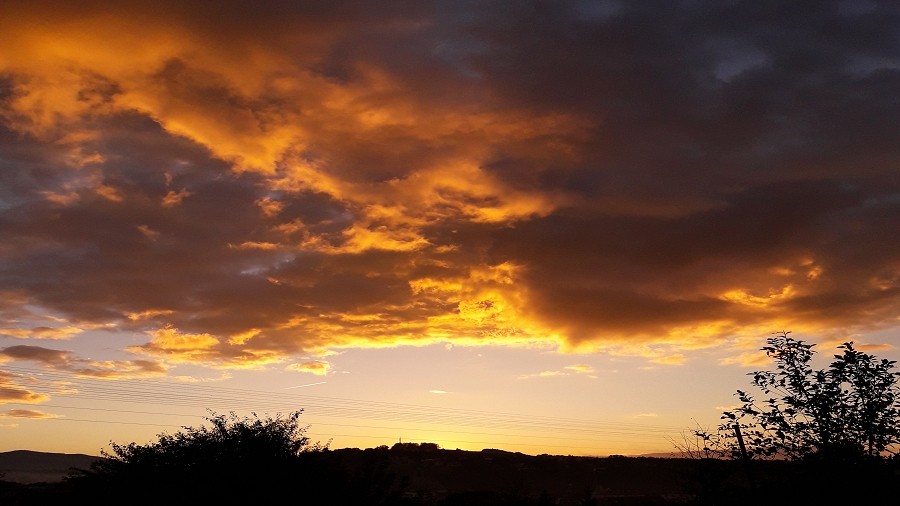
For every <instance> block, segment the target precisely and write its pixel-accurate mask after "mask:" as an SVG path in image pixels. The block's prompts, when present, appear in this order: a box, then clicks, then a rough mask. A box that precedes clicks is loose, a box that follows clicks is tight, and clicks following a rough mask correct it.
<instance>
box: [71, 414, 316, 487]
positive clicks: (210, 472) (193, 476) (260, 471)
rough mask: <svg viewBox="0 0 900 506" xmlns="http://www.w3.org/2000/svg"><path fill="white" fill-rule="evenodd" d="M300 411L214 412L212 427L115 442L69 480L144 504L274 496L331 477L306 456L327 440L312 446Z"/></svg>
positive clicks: (209, 418) (209, 420)
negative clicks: (240, 414) (138, 441)
mask: <svg viewBox="0 0 900 506" xmlns="http://www.w3.org/2000/svg"><path fill="white" fill-rule="evenodd" d="M301 412H302V411H295V412H292V413H290V414H289V415H287V416H284V417H283V416H281V415H280V414H279V415H276V416H274V417H272V416H266V417H265V418H260V417H259V416H257V415H256V413H252V416H250V417H243V418H241V417H238V416H237V415H236V414H235V413H233V412H232V413H229V414H228V415H227V416H226V415H220V414H216V413H214V412H211V414H210V416H208V417H206V418H205V419H206V421H207V422H209V424H210V425H209V426H206V425H203V426H200V427H184V428H183V429H182V430H180V431H178V432H176V433H174V434H166V433H163V434H159V435H158V440H157V441H156V442H153V443H148V444H145V445H139V444H136V443H128V444H117V443H111V447H112V452H111V453H110V452H107V451H105V450H104V451H102V452H101V453H102V456H103V458H102V459H100V460H99V461H97V462H96V463H95V464H94V465H92V466H91V469H90V470H87V471H81V472H78V473H76V474H74V475H72V476H70V477H69V479H68V482H69V484H70V485H71V487H72V489H73V491H74V492H75V493H81V494H82V495H86V496H93V494H95V493H97V492H99V491H103V493H104V494H103V495H104V496H107V494H110V493H111V492H112V493H113V494H112V495H111V496H110V497H112V498H115V497H116V495H117V494H115V493H114V492H120V493H127V496H128V497H129V502H135V501H136V502H138V503H141V504H150V503H158V502H159V501H161V500H165V499H168V500H172V499H173V498H178V500H179V501H181V500H185V499H189V498H190V499H201V498H202V499H205V500H209V499H221V500H225V501H228V502H231V501H233V500H235V499H248V500H259V499H275V498H278V497H280V494H282V493H283V492H284V491H286V490H288V489H290V488H293V487H296V485H297V484H298V483H299V482H301V481H302V482H307V481H308V480H316V481H319V482H320V483H327V482H328V481H329V480H330V479H331V480H333V478H332V477H331V476H330V475H329V476H326V475H325V473H324V471H323V470H322V466H316V465H314V463H313V462H312V460H311V458H307V457H312V455H314V454H316V453H321V452H322V451H324V450H327V445H325V446H322V445H320V444H319V443H315V444H312V443H310V441H309V439H308V438H307V437H306V436H304V433H305V431H306V427H303V426H301V425H300V424H299V418H300V414H301ZM317 474H321V476H317ZM136 490H140V491H141V492H140V493H139V494H135V493H134V491H136ZM121 497H122V496H119V497H118V499H119V500H120V499H121ZM96 500H97V498H96V497H92V501H93V502H96Z"/></svg>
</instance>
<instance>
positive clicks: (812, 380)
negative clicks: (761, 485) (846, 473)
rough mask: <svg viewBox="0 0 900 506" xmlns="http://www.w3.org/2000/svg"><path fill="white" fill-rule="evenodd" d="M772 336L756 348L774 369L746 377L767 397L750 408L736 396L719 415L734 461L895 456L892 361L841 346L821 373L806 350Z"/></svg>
mask: <svg viewBox="0 0 900 506" xmlns="http://www.w3.org/2000/svg"><path fill="white" fill-rule="evenodd" d="M789 334H790V332H780V333H778V334H777V335H775V336H774V337H771V338H769V339H768V340H767V346H764V347H763V348H762V350H763V351H765V352H766V355H767V356H768V357H770V358H772V359H773V360H774V361H775V365H776V370H775V371H756V372H753V373H751V375H752V377H753V385H754V386H756V387H757V388H758V389H759V390H760V391H761V392H762V393H763V394H764V395H766V396H770V397H768V398H766V399H765V400H763V401H761V402H757V400H756V399H755V398H754V396H753V395H751V394H749V393H747V392H745V391H741V390H738V391H737V396H738V398H739V399H740V401H741V405H740V406H739V407H737V408H735V409H733V410H731V411H727V412H725V413H723V415H722V419H723V420H724V422H723V423H722V425H720V427H719V434H720V435H721V437H722V439H721V440H722V442H723V443H725V447H726V448H727V449H728V450H729V451H730V453H731V455H732V456H733V457H739V456H741V450H740V444H739V443H740V442H739V441H738V440H737V439H738V438H737V433H736V432H735V426H739V427H740V431H741V435H742V436H743V440H744V446H745V451H746V455H747V456H748V457H760V458H773V457H774V458H788V459H791V460H805V459H819V460H828V461H848V462H854V461H863V460H873V459H883V458H888V457H890V456H892V455H895V454H896V453H897V451H898V447H900V390H898V386H897V380H898V377H900V375H898V373H895V372H893V371H892V369H893V367H894V364H895V362H894V361H890V360H886V359H882V360H878V359H877V358H876V357H874V356H873V355H869V354H867V353H863V352H860V351H858V350H856V349H855V348H854V347H853V343H852V342H847V343H844V344H842V345H841V346H839V347H838V348H839V349H841V350H843V353H842V354H840V355H835V356H834V361H833V362H832V363H831V365H830V366H829V367H828V368H827V369H822V370H813V368H812V366H811V365H810V361H811V359H812V356H813V354H814V353H815V352H814V350H813V347H814V346H815V345H814V344H809V343H805V342H803V341H799V340H796V339H793V338H791V337H790V336H789Z"/></svg>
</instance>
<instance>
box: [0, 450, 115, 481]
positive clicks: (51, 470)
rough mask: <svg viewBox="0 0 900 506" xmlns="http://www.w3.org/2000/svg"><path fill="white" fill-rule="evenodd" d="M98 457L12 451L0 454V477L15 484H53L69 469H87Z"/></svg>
mask: <svg viewBox="0 0 900 506" xmlns="http://www.w3.org/2000/svg"><path fill="white" fill-rule="evenodd" d="M98 458H99V457H96V456H91V455H84V454H82V453H46V452H35V451H30V450H14V451H10V452H2V453H0V475H3V479H4V480H6V481H12V482H17V483H37V482H42V481H46V482H53V481H59V480H61V479H63V477H65V476H66V475H67V474H68V473H69V469H70V468H79V469H87V468H89V467H90V466H91V463H93V462H94V461H95V460H97V459H98Z"/></svg>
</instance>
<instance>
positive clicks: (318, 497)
mask: <svg viewBox="0 0 900 506" xmlns="http://www.w3.org/2000/svg"><path fill="white" fill-rule="evenodd" d="M10 453H11V454H13V455H10ZM0 456H2V457H3V459H0V462H8V461H9V459H10V458H14V457H20V460H19V462H20V463H21V462H26V461H28V462H30V464H29V465H31V466H32V468H34V469H36V470H39V468H41V466H43V467H42V469H45V470H46V469H49V467H48V464H47V463H48V462H55V466H56V467H55V468H53V469H55V470H56V471H57V472H58V471H59V470H60V469H61V468H62V467H64V466H69V465H73V463H78V464H76V465H82V466H83V465H84V464H88V465H89V463H90V460H91V459H94V458H96V457H90V456H87V455H80V456H68V455H59V456H56V458H55V459H54V456H53V455H52V454H40V453H38V452H27V453H22V452H9V453H7V454H0ZM23 457H24V458H23ZM73 457H74V458H73ZM4 459H5V460H4ZM42 462H43V464H42ZM295 464H296V465H293V464H292V466H293V467H289V468H285V469H280V468H279V469H274V468H273V469H269V470H267V471H265V472H263V473H253V472H252V470H249V469H244V470H242V469H235V470H234V471H235V472H237V473H238V474H237V475H236V476H240V478H238V479H225V478H224V477H223V476H221V475H220V474H219V473H221V472H222V471H221V470H214V471H213V473H214V476H213V478H215V479H213V480H210V481H203V480H201V481H200V483H207V484H208V485H206V487H207V488H204V487H203V486H200V487H198V486H196V483H198V482H197V481H189V482H188V483H181V485H177V483H178V480H179V476H175V475H172V474H171V473H169V474H165V471H164V472H163V473H162V474H157V475H156V478H153V479H152V480H155V481H153V482H152V483H149V482H148V483H143V482H141V481H140V480H141V479H143V480H144V481H147V479H145V478H140V477H138V478H137V479H138V482H128V483H123V482H121V481H119V480H118V478H115V477H111V478H112V481H110V480H109V479H105V481H104V479H103V478H102V477H101V479H99V481H94V480H93V479H91V478H90V477H88V478H87V479H86V478H84V477H82V478H77V479H74V480H73V479H68V480H64V481H61V482H56V483H33V484H16V483H9V481H7V482H2V483H0V504H3V505H4V506H14V505H18V504H43V503H52V502H56V501H60V500H74V501H76V502H77V501H79V500H81V499H84V500H88V499H92V498H96V497H107V496H108V497H111V498H112V497H117V496H118V495H119V494H127V493H128V491H129V490H136V489H140V490H143V491H144V492H142V494H141V495H140V496H134V497H130V498H129V502H130V503H131V504H159V502H160V501H161V500H164V499H166V497H171V498H174V497H175V496H174V495H172V494H176V493H177V494H178V495H177V497H179V498H181V499H185V498H194V499H197V500H201V499H202V498H208V499H209V500H211V501H215V500H219V499H221V500H223V501H226V502H232V501H237V502H243V501H250V500H256V501H259V502H266V501H269V500H270V499H271V500H274V498H277V497H281V496H282V495H281V494H293V495H294V496H295V497H296V498H297V499H298V500H301V502H304V503H310V504H313V503H316V504H318V503H322V504H360V505H367V506H368V505H372V506H376V505H382V506H463V505H464V506H493V505H504V506H514V505H515V506H545V505H556V506H591V505H594V506H600V505H693V504H729V506H740V505H748V506H749V505H753V506H757V505H759V504H763V503H765V504H767V505H769V506H775V505H781V504H792V505H793V504H810V503H815V502H823V501H824V502H828V501H831V500H837V501H838V502H839V503H840V502H841V501H844V502H847V501H849V502H848V503H853V502H855V500H856V499H862V498H865V500H866V501H870V502H877V501H879V500H884V499H886V498H888V497H890V496H891V495H892V494H893V484H894V483H896V482H897V480H898V478H900V474H898V472H900V469H898V467H897V466H895V465H888V466H884V467H879V468H876V467H867V468H865V469H862V468H860V469H838V468H834V467H833V466H823V465H820V464H815V463H795V462H788V461H767V462H758V461H757V462H752V463H749V464H748V463H746V462H737V461H724V460H695V459H686V458H658V457H622V456H611V457H576V456H559V455H525V454H521V453H514V452H506V451H501V450H491V449H487V450H482V451H463V450H443V449H439V448H438V447H437V445H434V444H422V445H417V444H396V445H394V446H393V447H391V448H388V447H386V446H383V447H379V448H369V449H338V450H326V451H321V452H310V453H307V454H304V455H303V456H302V458H301V459H299V460H298V461H297V462H296V463H295ZM6 465H7V467H8V466H9V464H6ZM21 470H22V468H21V464H20V467H19V468H18V469H17V470H16V471H17V472H20V471H21ZM246 471H251V472H249V473H246ZM176 474H178V473H176ZM167 476H168V478H167ZM198 476H201V477H202V475H198ZM111 487H112V488H111ZM115 487H124V489H123V490H119V491H118V492H116V491H115V490H112V489H114V488H115ZM135 487H137V488H135ZM185 487H188V488H185ZM210 487H211V488H212V489H210ZM111 490H112V491H111ZM104 494H105V495H104ZM154 494H155V495H154ZM142 501H144V502H142ZM110 504H112V503H110Z"/></svg>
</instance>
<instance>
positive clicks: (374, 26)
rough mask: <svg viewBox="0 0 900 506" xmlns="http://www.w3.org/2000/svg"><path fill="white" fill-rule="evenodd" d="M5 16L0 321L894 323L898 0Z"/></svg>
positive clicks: (476, 339) (501, 340)
mask: <svg viewBox="0 0 900 506" xmlns="http://www.w3.org/2000/svg"><path fill="white" fill-rule="evenodd" d="M6 9H7V10H8V11H9V12H7V14H5V15H4V17H3V19H2V20H0V44H2V46H3V47H4V48H6V50H5V51H4V52H3V54H2V55H0V236H2V237H4V240H3V242H2V244H0V301H2V302H0V333H2V335H4V336H7V337H11V338H15V339H21V340H24V341H26V342H28V341H29V340H33V339H69V340H71V339H78V336H79V335H80V334H81V333H83V332H86V331H88V330H97V329H102V330H103V331H105V332H109V333H110V335H111V336H114V335H115V334H116V332H117V331H127V332H139V333H141V332H142V333H146V335H147V339H146V342H145V343H144V344H141V345H136V346H131V347H130V348H128V350H129V351H131V352H133V353H136V354H140V355H143V356H144V358H143V359H141V360H135V361H131V362H130V365H129V368H131V369H129V370H134V371H139V372H141V373H149V372H162V371H164V365H163V364H164V363H183V362H188V363H199V364H205V365H209V366H212V367H225V368H232V367H257V366H261V365H265V364H270V363H275V362H283V361H289V357H291V356H294V357H300V356H307V355H309V354H314V355H315V354H318V355H322V354H325V353H326V352H327V351H328V350H332V349H338V348H342V347H384V346H394V345H397V344H414V345H415V344H426V343H432V342H440V341H450V342H455V343H458V344H463V345H479V344H508V345H512V346H516V345H532V344H541V343H543V344H549V345H552V346H559V347H561V349H564V350H570V349H582V350H594V349H620V350H631V351H633V352H635V353H639V352H641V350H642V349H644V348H643V347H645V346H646V345H648V344H653V343H657V344H659V345H663V346H669V347H673V348H675V349H689V348H696V347H705V346H711V345H714V344H716V343H717V342H720V340H721V339H722V338H724V337H727V336H730V335H734V334H738V333H741V332H747V331H748V329H752V330H753V331H754V332H756V331H761V332H763V333H768V332H771V331H773V329H774V330H781V329H782V328H792V329H797V330H801V329H807V330H828V329H839V330H848V329H856V328H864V327H880V326H888V325H896V324H897V323H898V317H900V253H898V252H900V178H898V170H900V130H898V129H897V128H896V124H897V120H898V119H900V101H898V100H897V93H896V90H897V89H900V37H898V35H897V34H898V33H900V9H898V7H897V6H896V4H895V3H893V2H888V1H883V2H877V1H871V2H815V3H813V4H807V3H806V2H791V3H787V4H786V3H778V4H776V3H769V2H757V1H745V2H740V1H739V2H728V3H723V2H713V1H710V2H615V1H609V2H582V1H571V2H552V3H541V2H509V3H506V2H499V3H498V2H471V3H469V2H464V3H463V4H460V3H458V2H410V3H405V2H392V3H391V4H390V6H388V7H385V6H384V5H381V4H379V5H377V6H376V5H375V4H374V3H369V2H342V3H335V2H303V3H302V4H299V5H298V4H296V3H295V2H267V3H265V5H263V6H261V7H257V6H254V8H253V10H252V11H250V10H247V5H246V4H245V3H241V2H221V3H218V4H217V7H216V12H215V13H210V12H206V11H205V9H204V8H202V7H200V6H185V5H184V4H183V3H181V2H171V3H167V2H154V3H152V6H151V4H148V6H146V7H134V6H129V7H124V6H120V7H115V8H113V9H110V8H109V6H108V5H106V6H102V7H100V6H99V4H97V5H95V4H93V3H90V2H87V3H83V2H80V3H78V4H77V6H76V5H75V4H70V3H62V4H61V5H54V4H53V3H49V4H41V3H39V2H37V3H28V4H21V5H19V6H13V7H9V8H6ZM43 342H44V343H46V341H43ZM40 350H49V348H39V347H35V346H28V345H21V346H18V345H17V346H10V347H7V348H5V349H3V354H4V356H5V357H7V359H16V360H22V359H29V360H39V361H41V360H42V361H45V362H46V363H48V364H64V366H65V367H74V366H73V365H72V364H75V362H72V360H76V359H74V358H73V357H71V356H67V355H66V353H67V352H64V351H58V350H54V351H56V352H57V353H58V354H59V355H58V356H50V355H49V353H50V351H40ZM26 355H27V356H26ZM676 355H677V354H673V356H676ZM23 357H24V358H23ZM77 360H80V359H77ZM319 364H324V365H319ZM79 367H81V366H79ZM84 367H85V368H82V369H79V370H82V371H88V370H91V371H102V370H105V369H103V366H97V365H96V364H94V365H91V367H87V366H84ZM294 368H295V369H297V370H304V371H310V372H314V373H316V374H324V373H325V372H327V371H328V368H327V363H326V362H321V361H307V362H304V363H299V364H298V365H296V367H294ZM4 392H5V393H4V395H5V396H15V395H19V394H17V393H16V392H17V391H16V390H15V387H14V386H7V387H4Z"/></svg>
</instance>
